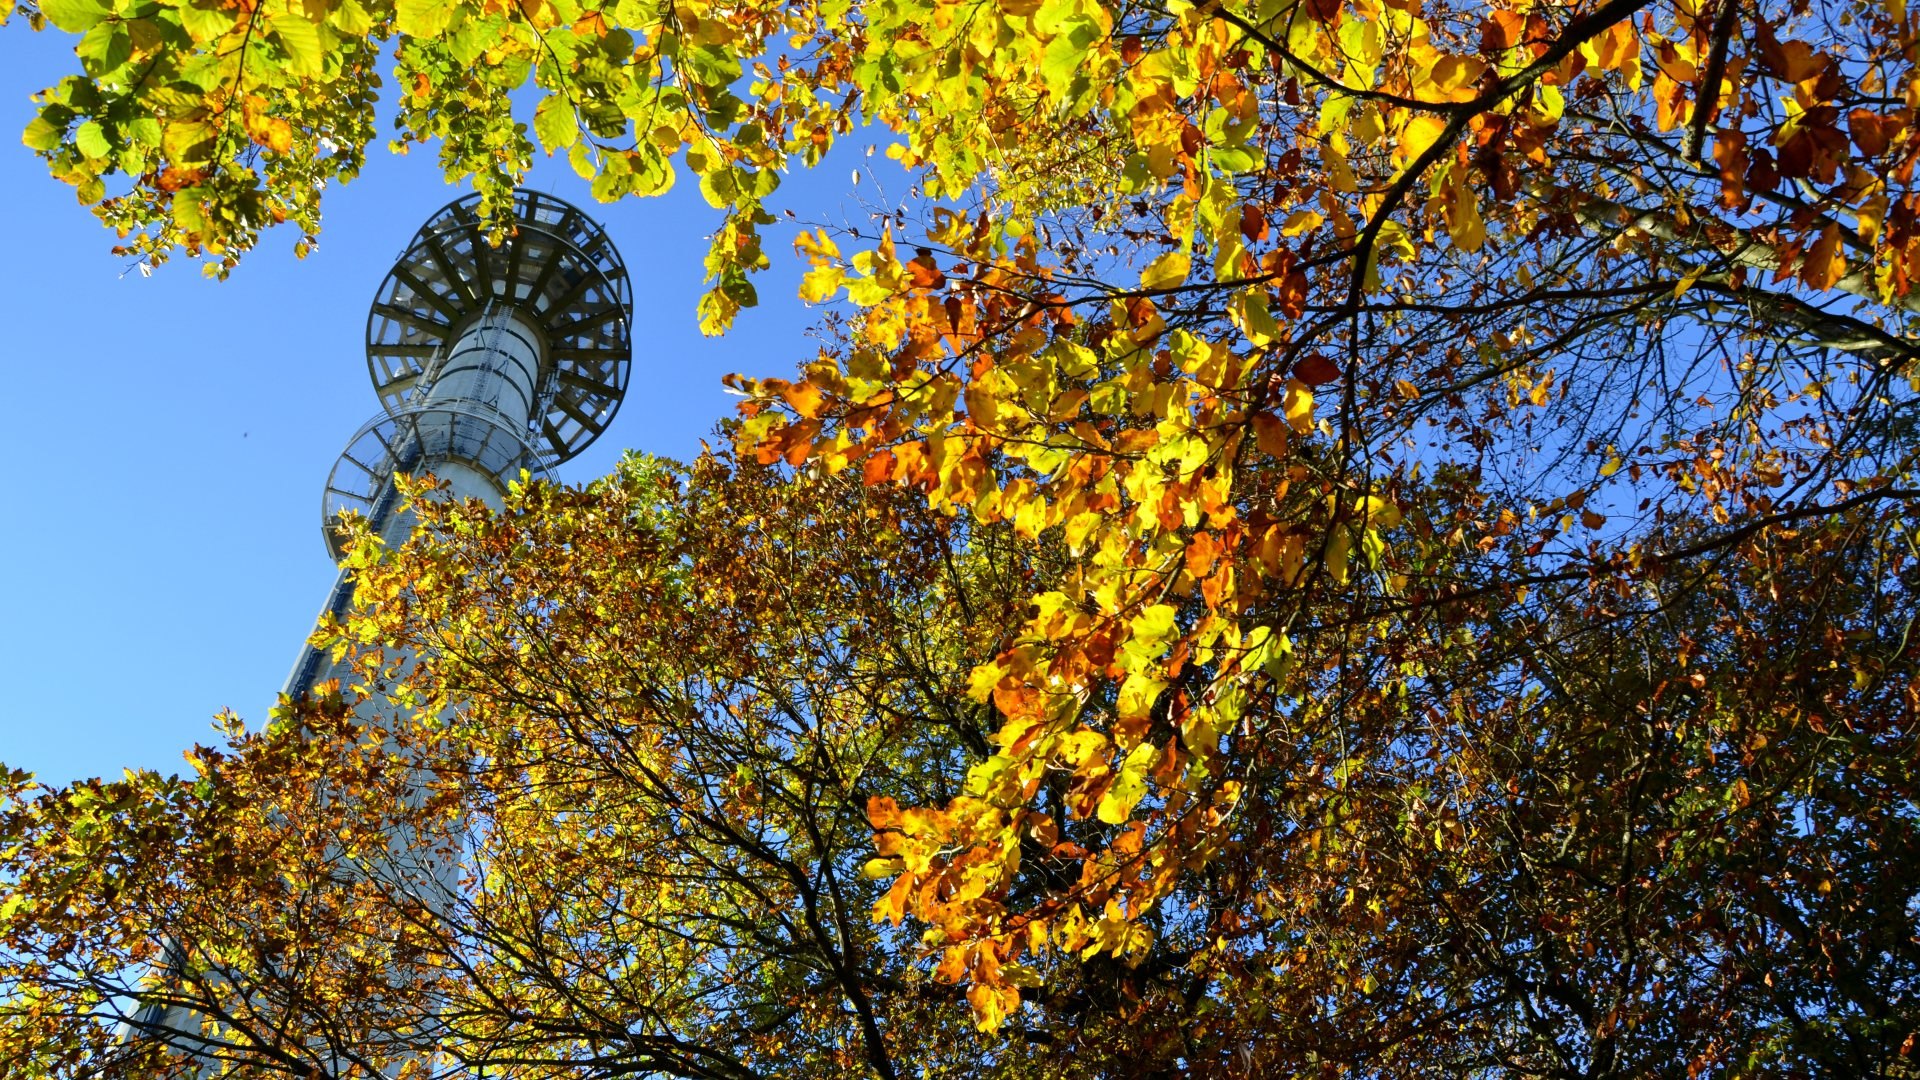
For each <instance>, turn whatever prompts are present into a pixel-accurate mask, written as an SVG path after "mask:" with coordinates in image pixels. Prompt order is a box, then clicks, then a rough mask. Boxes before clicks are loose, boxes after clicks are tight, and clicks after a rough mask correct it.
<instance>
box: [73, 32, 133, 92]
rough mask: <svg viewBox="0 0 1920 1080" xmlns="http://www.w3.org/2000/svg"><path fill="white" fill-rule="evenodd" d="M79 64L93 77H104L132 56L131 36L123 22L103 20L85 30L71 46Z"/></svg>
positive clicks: (118, 68)
mask: <svg viewBox="0 0 1920 1080" xmlns="http://www.w3.org/2000/svg"><path fill="white" fill-rule="evenodd" d="M73 54H74V55H75V56H78V57H79V58H80V66H81V67H83V68H85V69H86V71H87V74H88V75H91V76H93V77H94V78H95V79H104V78H106V77H107V76H109V75H111V74H113V73H114V72H116V71H118V70H120V68H121V67H122V66H124V65H125V64H126V62H127V61H128V60H130V59H132V58H133V37H132V35H130V34H128V33H127V28H126V25H125V24H124V23H110V22H103V23H100V24H98V25H96V26H95V27H94V28H93V29H91V30H89V31H87V33H86V36H85V37H83V38H81V39H80V44H78V45H75V46H74V47H73Z"/></svg>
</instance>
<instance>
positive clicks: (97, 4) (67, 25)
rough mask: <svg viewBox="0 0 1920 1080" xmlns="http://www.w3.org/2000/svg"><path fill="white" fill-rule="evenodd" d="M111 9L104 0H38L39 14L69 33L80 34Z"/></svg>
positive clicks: (90, 27) (105, 15)
mask: <svg viewBox="0 0 1920 1080" xmlns="http://www.w3.org/2000/svg"><path fill="white" fill-rule="evenodd" d="M112 11H113V7H112V5H110V4H107V3H105V2H104V0H40V14H42V15H45V16H46V17H47V21H48V22H50V23H52V24H53V25H55V26H57V27H59V28H60V29H62V30H65V31H66V32H67V33H69V34H80V33H85V32H86V31H88V30H90V29H92V28H93V25H94V24H95V23H97V22H99V21H100V20H101V19H104V18H106V17H107V16H108V15H109V14H110V13H111V12H112Z"/></svg>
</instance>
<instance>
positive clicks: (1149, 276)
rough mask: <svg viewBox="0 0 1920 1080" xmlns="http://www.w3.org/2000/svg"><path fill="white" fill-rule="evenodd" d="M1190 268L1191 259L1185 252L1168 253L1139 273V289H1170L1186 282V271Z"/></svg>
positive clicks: (1191, 264)
mask: <svg viewBox="0 0 1920 1080" xmlns="http://www.w3.org/2000/svg"><path fill="white" fill-rule="evenodd" d="M1192 267H1193V259H1192V257H1190V256H1189V255H1188V254H1187V253H1186V252H1184V251H1169V252H1167V253H1166V254H1165V255H1162V256H1160V257H1159V258H1157V259H1155V260H1153V262H1151V263H1149V264H1147V268H1146V269H1145V270H1143V271H1141V273H1140V287H1141V288H1143V289H1170V288H1172V287H1173V286H1175V285H1178V284H1180V283H1181V282H1183V281H1185V280H1187V271H1188V270H1190V269H1192Z"/></svg>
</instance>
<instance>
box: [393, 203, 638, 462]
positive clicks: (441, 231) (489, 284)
mask: <svg viewBox="0 0 1920 1080" xmlns="http://www.w3.org/2000/svg"><path fill="white" fill-rule="evenodd" d="M478 203H479V196H478V195H467V196H465V197H463V198H460V199H456V200H455V201H453V202H451V203H449V204H447V206H446V207H444V208H443V209H441V211H440V212H439V213H437V214H435V215H433V217H432V218H431V219H429V220H428V222H427V223H426V225H424V226H422V227H421V229H420V231H419V232H418V233H417V234H415V235H414V238H413V242H412V243H411V244H409V245H408V246H407V251H406V254H404V255H402V256H401V257H400V259H399V261H398V262H396V263H395V264H394V267H393V270H392V271H391V272H390V273H389V274H388V275H387V279H386V280H385V281H384V282H382V283H381V285H380V291H379V292H378V293H377V294H376V296H375V297H374V303H373V310H372V311H371V312H370V313H369V315H368V317H367V371H368V374H369V375H370V376H371V377H372V379H373V386H374V389H375V390H376V391H377V392H378V393H379V395H380V402H381V404H382V405H383V406H384V407H385V408H386V409H387V411H388V412H390V413H392V412H398V411H400V410H401V409H403V408H404V407H405V406H406V405H407V404H408V402H409V400H410V399H412V398H413V396H414V394H415V391H417V390H419V389H420V388H421V387H423V386H424V385H426V384H428V383H430V382H431V380H432V377H433V374H434V373H433V370H432V369H433V365H434V363H435V361H436V360H437V359H438V358H439V357H441V356H442V355H443V354H444V352H445V350H446V348H447V347H448V346H449V345H450V344H451V343H452V342H453V341H454V340H455V339H456V338H458V337H459V335H460V333H461V331H462V330H464V329H465V328H466V327H467V326H468V325H469V324H471V323H472V322H473V321H474V320H475V319H477V318H479V317H480V315H481V314H482V313H484V312H485V311H487V310H488V309H489V307H490V306H498V305H503V304H504V305H510V306H511V307H512V308H513V309H515V310H516V311H517V312H518V313H519V314H521V315H522V316H523V317H525V318H526V319H527V320H528V321H530V322H532V323H534V324H535V325H537V326H538V327H540V329H541V330H542V331H543V332H544V333H545V336H546V340H545V341H544V342H542V343H541V346H542V348H543V350H544V352H545V356H546V359H547V361H548V362H547V364H546V365H545V367H546V371H547V376H546V378H545V380H544V382H543V385H542V386H541V387H540V388H539V399H540V400H539V405H538V407H537V408H536V409H535V417H534V420H533V421H532V423H531V424H530V431H529V440H528V441H529V443H530V444H531V445H532V446H533V448H534V450H535V453H536V454H537V455H538V456H539V457H540V459H541V460H542V461H543V462H544V463H546V464H548V465H554V464H558V463H560V462H562V461H565V460H567V459H568V458H571V457H573V456H574V455H575V454H578V453H579V452H580V451H581V450H583V449H585V448H586V446H587V444H589V443H591V442H592V441H593V440H594V439H596V438H598V437H599V435H600V433H601V432H603V431H605V430H606V428H607V425H608V424H609V423H610V422H611V421H612V420H613V415H614V413H615V412H616V411H617V410H618V409H619V408H620V399H621V397H622V396H623V395H624V394H625V393H626V389H627V378H628V374H629V369H630V367H631V366H632V359H633V342H632V328H631V327H630V326H629V324H628V312H629V311H631V309H632V302H633V286H632V283H631V281H629V279H628V277H627V268H626V265H625V264H624V263H623V262H621V260H620V254H619V252H617V251H615V250H614V247H613V243H612V241H611V240H609V239H608V237H607V233H606V230H605V229H602V228H601V227H600V226H599V225H598V224H596V223H595V222H594V221H593V220H592V219H591V218H589V217H587V215H586V214H584V213H582V212H581V211H580V210H578V209H577V208H575V207H574V206H572V205H570V204H568V203H566V202H564V201H562V200H560V199H556V198H554V197H553V196H551V195H546V194H542V193H540V192H537V191H527V190H524V189H522V190H520V191H517V192H515V194H514V225H515V228H514V231H513V234H512V235H511V236H509V237H508V238H507V239H506V240H505V241H504V242H503V243H502V244H501V245H500V246H499V247H497V248H496V247H489V246H488V244H487V240H486V228H485V226H484V224H483V223H482V222H481V220H480V217H479V215H478V213H477V212H476V207H477V205H478Z"/></svg>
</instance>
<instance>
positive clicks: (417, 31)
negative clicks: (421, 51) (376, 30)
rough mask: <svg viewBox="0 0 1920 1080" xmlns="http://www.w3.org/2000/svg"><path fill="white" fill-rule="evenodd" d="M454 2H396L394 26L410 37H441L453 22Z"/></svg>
mask: <svg viewBox="0 0 1920 1080" xmlns="http://www.w3.org/2000/svg"><path fill="white" fill-rule="evenodd" d="M453 6H454V5H453V0H395V2H394V5H393V25H394V28H395V29H396V30H399V31H400V32H401V33H402V34H405V35H407V36H408V37H417V38H431V37H439V36H440V35H441V34H443V33H445V32H446V29H447V26H448V24H450V23H452V22H453Z"/></svg>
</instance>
